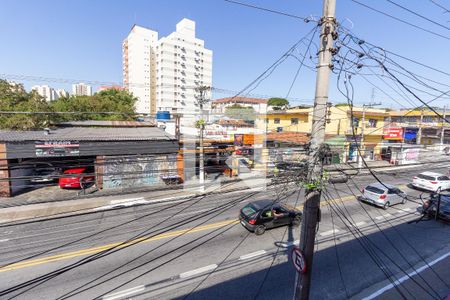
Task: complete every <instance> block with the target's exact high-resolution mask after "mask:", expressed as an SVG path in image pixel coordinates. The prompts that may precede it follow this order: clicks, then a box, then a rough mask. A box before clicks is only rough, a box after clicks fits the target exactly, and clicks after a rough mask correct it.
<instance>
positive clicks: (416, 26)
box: [351, 0, 450, 40]
mask: <svg viewBox="0 0 450 300" xmlns="http://www.w3.org/2000/svg"><path fill="white" fill-rule="evenodd" d="M351 1H352V2H354V3H357V4H359V5H361V6H364V7H365V8H368V9H370V10H372V11H375V12H377V13H379V14H382V15H384V16H386V17H389V18H391V19H394V20H396V21H398V22H401V23H403V24H406V25H409V26H411V27H414V28H416V29H419V30H421V31H424V32H427V33H430V34H432V35H434V36H437V37H440V38H443V39H446V40H450V38H449V37H448V36H445V35H442V34H440V33H437V32H434V31H432V30H429V29H426V28H423V27H420V26H418V25H415V24H413V23H411V22H408V21H405V20H402V19H400V18H398V17H395V16H393V15H391V14H388V13H386V12H383V11H381V10H379V9H376V8H374V7H371V6H369V5H367V4H364V3H362V2H359V1H357V0H351Z"/></svg>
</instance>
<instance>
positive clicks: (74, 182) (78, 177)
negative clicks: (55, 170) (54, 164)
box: [59, 168, 95, 189]
mask: <svg viewBox="0 0 450 300" xmlns="http://www.w3.org/2000/svg"><path fill="white" fill-rule="evenodd" d="M93 173H94V170H91V169H89V168H75V169H68V170H65V171H64V173H63V175H62V176H61V177H60V178H59V187H60V188H62V189H65V188H74V189H81V182H83V185H89V184H92V183H93V182H94V181H95V175H92V174H93Z"/></svg>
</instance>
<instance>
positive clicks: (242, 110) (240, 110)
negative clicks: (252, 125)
mask: <svg viewBox="0 0 450 300" xmlns="http://www.w3.org/2000/svg"><path fill="white" fill-rule="evenodd" d="M225 116H227V117H229V118H231V119H235V120H246V121H254V120H255V118H256V112H255V110H254V109H253V107H250V106H242V105H239V104H233V105H231V106H228V107H227V108H226V109H225Z"/></svg>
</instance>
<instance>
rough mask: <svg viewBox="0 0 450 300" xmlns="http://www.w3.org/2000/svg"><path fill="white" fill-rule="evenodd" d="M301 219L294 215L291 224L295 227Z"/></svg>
mask: <svg viewBox="0 0 450 300" xmlns="http://www.w3.org/2000/svg"><path fill="white" fill-rule="evenodd" d="M301 221H302V220H301V219H300V217H295V218H294V219H293V220H292V222H291V225H292V226H295V227H297V226H299V225H300V223H301Z"/></svg>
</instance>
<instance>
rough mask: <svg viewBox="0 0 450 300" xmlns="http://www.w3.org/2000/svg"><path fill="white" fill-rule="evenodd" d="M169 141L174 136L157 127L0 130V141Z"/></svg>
mask: <svg viewBox="0 0 450 300" xmlns="http://www.w3.org/2000/svg"><path fill="white" fill-rule="evenodd" d="M36 140H38V141H61V140H77V141H154V140H157V141H158V140H159V141H170V140H175V137H174V136H172V135H170V134H168V133H166V132H165V131H164V130H162V129H160V128H157V127H138V128H133V127H104V128H96V127H66V128H58V129H55V130H50V134H49V135H46V134H45V133H44V131H43V130H39V131H38V130H35V131H7V130H0V142H24V141H36Z"/></svg>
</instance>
